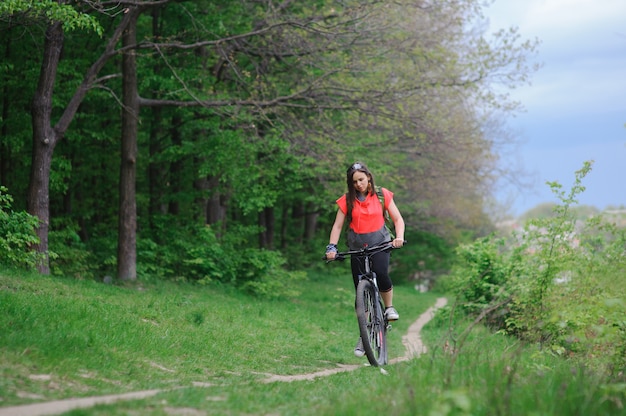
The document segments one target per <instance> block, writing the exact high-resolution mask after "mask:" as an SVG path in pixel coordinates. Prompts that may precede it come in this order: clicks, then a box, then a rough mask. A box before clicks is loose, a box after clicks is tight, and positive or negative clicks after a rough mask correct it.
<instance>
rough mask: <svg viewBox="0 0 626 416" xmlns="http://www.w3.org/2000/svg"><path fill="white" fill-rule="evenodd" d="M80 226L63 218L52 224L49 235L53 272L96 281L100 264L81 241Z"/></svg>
mask: <svg viewBox="0 0 626 416" xmlns="http://www.w3.org/2000/svg"><path fill="white" fill-rule="evenodd" d="M78 233H79V226H78V225H77V224H73V223H68V221H67V220H63V219H61V218H58V219H55V220H54V221H53V222H52V230H51V231H50V233H49V238H50V241H49V244H50V251H51V252H52V253H54V254H53V255H51V256H50V268H51V272H52V274H54V275H57V276H71V277H74V278H76V279H95V278H97V277H99V276H98V272H99V269H100V263H99V262H98V261H97V260H96V256H95V255H94V253H93V252H92V251H91V250H90V248H89V247H88V246H87V245H86V244H85V243H84V242H83V241H82V240H81V239H80V236H79V234H78Z"/></svg>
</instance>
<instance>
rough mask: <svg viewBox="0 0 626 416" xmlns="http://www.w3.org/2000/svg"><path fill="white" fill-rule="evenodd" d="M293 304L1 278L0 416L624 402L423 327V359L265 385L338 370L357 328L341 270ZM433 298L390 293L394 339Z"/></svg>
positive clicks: (554, 411)
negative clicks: (9, 415)
mask: <svg viewBox="0 0 626 416" xmlns="http://www.w3.org/2000/svg"><path fill="white" fill-rule="evenodd" d="M297 284H298V290H299V292H300V295H299V296H297V297H294V298H289V299H287V298H285V299H280V300H264V299H258V298H253V297H249V296H246V295H243V294H241V293H239V292H237V291H234V290H233V289H230V288H228V287H215V286H212V287H209V286H197V285H188V284H173V283H159V284H158V285H148V284H141V283H137V284H135V285H132V286H116V285H104V284H102V283H96V282H92V281H77V280H72V279H63V278H53V277H42V276H35V275H23V274H20V275H18V274H15V273H2V274H0V353H1V354H0V363H1V366H0V410H2V408H3V407H4V408H6V407H9V406H15V405H19V404H29V403H40V402H45V401H51V400H58V399H66V398H76V397H89V396H101V395H108V394H118V393H128V392H132V391H140V390H147V389H162V390H163V391H162V392H160V393H158V394H156V395H154V396H152V397H149V398H145V399H141V400H129V401H121V402H117V403H115V404H108V405H97V406H95V407H92V408H88V409H82V410H81V409H78V410H73V411H71V412H68V413H67V414H71V415H83V414H84V415H144V414H149V415H169V414H198V415H203V414H216V415H244V414H245V415H250V414H280V415H309V414H310V415H320V414H328V415H331V414H342V415H351V414H353V415H370V414H371V415H374V414H394V415H432V416H438V415H497V414H502V415H530V414H536V415H602V414H606V415H613V414H615V415H617V414H624V409H623V405H624V391H623V390H622V391H614V390H611V391H609V390H607V388H605V387H604V385H603V384H602V378H601V377H600V376H596V375H593V374H589V373H587V372H585V371H584V370H582V369H579V368H575V367H572V364H571V363H568V362H567V361H566V360H563V359H561V358H556V357H552V356H546V355H544V354H539V353H537V352H536V351H535V350H533V349H532V348H530V347H520V345H518V344H517V343H516V342H515V340H512V339H510V338H506V337H503V336H501V335H493V334H490V333H488V332H486V331H485V330H482V329H477V330H475V331H474V332H472V335H471V337H470V338H469V339H468V341H467V342H466V343H465V345H464V347H463V351H461V352H460V353H459V354H454V352H453V351H452V352H451V351H450V349H447V348H444V347H443V340H444V335H445V334H446V328H447V323H446V321H445V320H443V319H437V318H435V319H434V320H433V322H432V323H430V324H428V325H427V326H426V327H425V328H424V333H423V337H424V339H425V340H427V343H428V345H429V349H430V350H429V353H428V354H426V355H422V356H421V357H420V358H417V359H414V360H411V361H408V362H402V363H398V364H394V365H390V366H387V367H386V374H384V373H383V372H381V371H380V370H379V369H376V368H373V367H369V366H365V365H363V367H362V368H359V369H357V370H355V371H350V372H343V373H338V374H334V375H330V376H327V377H319V378H316V379H314V380H304V381H293V382H272V383H267V382H265V381H266V380H267V378H268V376H269V375H272V374H277V375H298V374H307V373H312V372H316V371H321V370H324V369H331V368H336V367H337V366H339V365H353V364H364V363H365V362H366V359H365V358H356V357H354V356H353V353H352V349H353V347H354V343H355V342H356V340H357V336H358V329H357V323H356V318H355V315H354V311H353V302H354V299H353V289H352V282H351V279H350V278H349V277H348V271H347V268H346V267H345V266H337V267H335V265H329V266H327V268H324V269H322V271H317V272H311V273H310V274H309V277H308V279H307V280H305V281H304V282H298V283H297ZM438 296H439V295H437V294H420V293H417V292H416V291H415V290H414V289H413V288H412V287H409V286H397V287H396V289H395V301H394V304H395V305H396V306H397V308H398V309H399V311H400V313H401V320H400V321H398V322H397V323H395V324H394V327H393V329H392V331H391V333H390V334H389V344H390V353H389V354H390V358H393V357H398V356H402V355H404V353H405V351H404V346H403V345H402V335H404V334H405V333H406V332H407V329H408V327H409V325H410V324H411V323H413V322H414V321H415V320H416V319H417V318H418V316H419V315H420V314H421V313H422V312H424V311H425V310H426V309H427V308H429V307H430V306H432V305H434V303H435V300H436V298H437V297H438Z"/></svg>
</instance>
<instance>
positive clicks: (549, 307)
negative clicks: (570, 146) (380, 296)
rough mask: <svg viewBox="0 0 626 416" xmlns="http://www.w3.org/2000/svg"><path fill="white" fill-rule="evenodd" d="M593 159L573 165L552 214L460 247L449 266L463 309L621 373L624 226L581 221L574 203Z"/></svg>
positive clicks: (556, 187) (625, 305)
mask: <svg viewBox="0 0 626 416" xmlns="http://www.w3.org/2000/svg"><path fill="white" fill-rule="evenodd" d="M591 166H592V165H591V163H590V162H587V163H585V164H584V166H583V167H582V169H580V170H579V171H577V172H576V175H575V182H574V185H573V186H572V188H571V189H570V190H569V191H568V192H566V191H564V190H563V188H562V186H561V185H560V184H559V183H556V182H551V183H549V186H550V188H551V189H552V191H553V193H554V194H555V195H556V196H557V197H558V199H559V200H560V204H558V205H556V206H555V208H554V213H555V215H554V216H552V217H549V218H539V219H532V220H530V221H528V223H527V224H526V226H525V228H524V230H523V231H521V232H518V233H514V234H513V235H512V237H511V238H497V237H495V236H490V237H487V238H485V239H481V240H478V241H476V242H475V243H473V244H470V245H465V246H461V247H460V248H459V258H460V259H461V260H462V261H461V262H460V263H459V264H458V265H456V267H455V268H454V270H453V272H452V273H451V282H452V283H449V285H450V286H451V287H452V288H453V290H454V293H455V295H456V300H457V303H458V310H460V311H464V312H465V313H469V314H470V315H472V316H474V317H480V318H481V319H482V318H485V319H486V321H487V322H488V323H489V324H490V325H491V326H492V327H493V328H494V329H497V330H503V331H506V332H507V333H509V334H512V335H515V336H517V337H519V338H520V339H521V340H523V341H525V342H529V343H532V344H536V345H538V346H539V348H540V349H542V350H546V351H549V352H551V353H553V354H556V355H560V356H564V357H570V358H575V359H579V360H581V361H583V362H584V363H585V365H587V366H589V367H595V368H596V369H597V370H599V371H608V372H609V373H610V374H611V375H612V376H613V377H614V378H615V379H620V380H623V379H624V370H625V369H626V360H625V356H624V351H625V349H624V347H623V345H624V344H625V341H626V339H625V338H624V336H625V329H626V326H625V320H624V318H623V317H624V316H625V312H626V290H625V289H626V284H625V283H624V282H623V279H622V277H623V275H624V271H626V255H625V251H624V249H625V247H626V237H625V230H624V229H623V228H618V227H617V226H616V225H615V224H611V223H608V222H607V221H606V220H604V219H603V218H602V217H601V216H594V217H590V218H588V219H586V220H584V221H581V220H577V219H576V216H575V214H574V212H573V210H572V206H573V205H574V204H576V203H577V197H578V195H579V194H580V193H581V192H583V191H584V190H585V187H584V186H583V185H582V180H583V179H584V177H585V176H586V175H587V174H588V173H589V171H590V170H591Z"/></svg>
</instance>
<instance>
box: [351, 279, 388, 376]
mask: <svg viewBox="0 0 626 416" xmlns="http://www.w3.org/2000/svg"><path fill="white" fill-rule="evenodd" d="M376 290H377V289H376V286H374V284H373V283H372V282H371V281H369V280H366V279H363V280H361V281H360V282H359V285H358V286H357V289H356V316H357V319H358V321H359V330H360V332H361V340H362V341H363V349H364V350H365V355H367V360H368V361H369V362H370V364H371V365H373V366H380V365H385V364H387V327H386V325H385V318H384V317H383V308H382V305H381V304H380V303H379V302H378V301H377V297H376Z"/></svg>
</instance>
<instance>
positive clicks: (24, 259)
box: [0, 186, 39, 269]
mask: <svg viewBox="0 0 626 416" xmlns="http://www.w3.org/2000/svg"><path fill="white" fill-rule="evenodd" d="M12 204H13V197H12V196H11V195H9V194H8V189H7V188H5V187H4V186H0V263H2V264H3V265H5V266H13V267H20V268H29V269H31V268H34V267H35V266H36V264H37V260H38V258H39V257H38V254H37V253H36V252H35V251H34V250H31V246H32V245H33V244H38V243H39V238H38V237H37V234H36V233H35V230H36V229H37V226H38V225H39V220H38V218H37V217H35V216H33V215H30V214H29V213H27V212H24V211H20V212H15V211H13V210H12V209H11V205H12Z"/></svg>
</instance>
